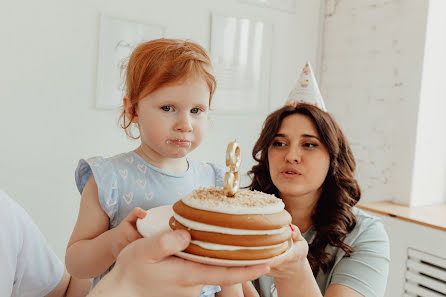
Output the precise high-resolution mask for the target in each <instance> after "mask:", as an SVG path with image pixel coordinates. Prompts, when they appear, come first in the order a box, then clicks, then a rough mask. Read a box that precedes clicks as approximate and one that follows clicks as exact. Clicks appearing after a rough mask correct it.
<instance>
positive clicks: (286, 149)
mask: <svg viewBox="0 0 446 297" xmlns="http://www.w3.org/2000/svg"><path fill="white" fill-rule="evenodd" d="M268 160H269V170H270V171H269V172H270V175H271V179H272V181H273V183H274V185H275V186H276V187H277V189H278V190H279V195H280V197H281V198H282V199H284V198H291V197H293V198H296V197H303V196H305V197H307V198H310V199H314V200H317V199H319V196H320V193H321V186H322V183H323V182H324V180H325V177H326V175H327V172H328V169H329V166H330V155H329V153H328V150H327V148H326V146H325V145H324V144H323V143H322V142H321V140H320V136H319V134H318V132H317V129H316V126H315V125H314V123H313V121H312V120H311V119H310V118H309V117H307V116H305V115H301V114H292V115H290V116H287V117H286V118H284V119H283V121H282V125H281V126H280V128H279V131H278V132H277V134H276V136H275V137H274V140H273V142H272V144H271V145H270V147H269V149H268Z"/></svg>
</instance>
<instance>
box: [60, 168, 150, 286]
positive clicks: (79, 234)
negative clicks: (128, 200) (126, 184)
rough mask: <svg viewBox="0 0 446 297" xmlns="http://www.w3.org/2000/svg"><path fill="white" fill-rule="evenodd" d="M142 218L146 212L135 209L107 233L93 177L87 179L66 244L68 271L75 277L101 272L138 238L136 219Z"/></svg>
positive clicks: (106, 220)
mask: <svg viewBox="0 0 446 297" xmlns="http://www.w3.org/2000/svg"><path fill="white" fill-rule="evenodd" d="M145 216H146V212H145V211H143V210H142V209H141V208H138V207H136V208H134V209H133V210H132V211H131V212H130V214H129V215H127V217H126V218H125V219H124V220H122V222H121V223H120V224H119V226H117V227H116V228H113V229H111V230H108V226H109V217H108V215H107V214H106V213H105V212H104V210H103V209H102V207H101V205H100V203H99V197H98V188H97V185H96V182H95V180H94V177H93V176H92V177H90V179H89V180H88V182H87V184H86V185H85V188H84V191H83V192H82V198H81V206H80V209H79V216H78V218H77V222H76V226H75V227H74V230H73V233H72V234H71V238H70V241H69V242H68V247H67V253H66V255H65V265H66V266H67V270H68V272H69V273H70V274H71V275H73V276H75V277H78V278H91V277H96V276H98V275H100V274H101V273H103V272H104V271H105V270H106V269H107V268H108V267H110V266H111V265H112V264H113V263H114V262H115V260H116V257H117V256H118V254H119V252H120V251H121V250H122V249H123V248H124V247H126V246H127V245H128V244H129V243H131V242H133V241H135V240H136V239H138V238H141V235H140V234H139V233H138V231H137V230H136V220H137V219H138V218H141V219H142V218H144V217H145Z"/></svg>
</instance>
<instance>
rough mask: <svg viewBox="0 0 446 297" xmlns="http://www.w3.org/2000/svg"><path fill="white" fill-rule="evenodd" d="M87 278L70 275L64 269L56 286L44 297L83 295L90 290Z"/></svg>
mask: <svg viewBox="0 0 446 297" xmlns="http://www.w3.org/2000/svg"><path fill="white" fill-rule="evenodd" d="M90 286H91V284H90V281H89V280H88V279H78V278H75V277H70V275H69V274H68V272H67V270H66V269H65V271H64V274H63V277H62V279H61V280H60V282H59V283H58V284H57V286H56V287H55V288H54V289H53V290H52V291H51V292H50V293H49V294H48V295H46V296H45V297H85V296H87V294H88V292H89V290H90Z"/></svg>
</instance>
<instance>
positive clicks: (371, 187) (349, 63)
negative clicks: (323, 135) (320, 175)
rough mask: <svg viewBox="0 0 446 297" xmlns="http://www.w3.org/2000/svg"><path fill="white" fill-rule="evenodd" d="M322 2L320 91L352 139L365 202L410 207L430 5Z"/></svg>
mask: <svg viewBox="0 0 446 297" xmlns="http://www.w3.org/2000/svg"><path fill="white" fill-rule="evenodd" d="M437 2H441V0H440V1H437ZM443 2H444V1H443ZM324 3H325V4H326V10H325V21H324V26H325V34H324V39H323V46H322V52H323V57H322V72H321V75H322V82H321V84H322V87H321V92H322V95H323V96H324V97H325V98H326V105H327V108H328V110H329V111H330V112H332V113H333V114H334V116H335V117H336V118H337V119H338V121H339V122H340V123H341V125H342V127H343V129H344V131H345V132H346V134H347V137H348V138H349V139H350V141H351V144H352V147H353V151H354V153H355V156H356V158H357V161H358V169H359V171H358V173H359V174H358V178H359V182H360V185H361V186H362V190H363V198H364V200H366V201H378V200H393V201H395V202H398V203H403V204H410V202H411V201H410V200H411V187H412V175H413V170H414V158H415V143H416V134H417V121H418V108H419V105H420V93H421V77H422V70H423V69H422V68H423V62H424V58H423V57H424V48H425V46H424V45H425V40H426V23H427V10H428V1H419V0H404V1H388V0H376V1H357V0H326V1H324ZM441 12H442V11H440V10H439V11H438V13H439V14H441ZM442 30H443V32H442V33H443V34H444V27H443V29H442ZM443 52H444V51H443ZM443 59H444V58H443ZM432 63H435V62H433V61H432ZM432 65H433V64H432ZM443 69H444V68H443ZM443 69H441V71H443ZM441 76H442V77H444V75H441ZM439 78H440V77H438V79H439ZM435 81H436V82H437V80H435ZM431 83H434V82H433V81H431ZM443 85H444V83H443ZM438 87H439V88H443V90H444V87H440V86H438ZM438 95H440V93H439V94H438ZM443 95H444V93H443ZM443 98H444V97H443ZM421 99H423V98H421ZM430 100H438V101H440V99H439V98H437V99H434V98H431V99H430ZM439 106H444V100H443V103H440V105H439ZM430 107H432V105H431V106H430ZM438 113H440V110H439V111H438ZM430 127H432V125H431V124H430ZM443 128H444V126H443V127H442V128H440V127H438V130H437V131H435V133H437V137H444V132H442V130H444V129H443ZM438 133H440V134H441V133H443V135H440V134H438ZM435 145H436V144H435ZM429 148H431V147H430V146H429ZM431 152H432V151H431ZM435 152H438V151H437V150H435ZM444 153H446V152H445V151H443V154H444ZM442 160H444V158H443V159H442ZM443 162H444V161H443ZM444 163H446V162H444ZM429 164H432V163H429ZM437 165H438V166H446V164H437ZM423 174H426V171H424V172H423ZM426 191H428V188H423V189H422V190H421V192H424V193H425V195H424V197H420V198H422V199H423V198H424V199H425V198H426V196H428V195H429V192H426Z"/></svg>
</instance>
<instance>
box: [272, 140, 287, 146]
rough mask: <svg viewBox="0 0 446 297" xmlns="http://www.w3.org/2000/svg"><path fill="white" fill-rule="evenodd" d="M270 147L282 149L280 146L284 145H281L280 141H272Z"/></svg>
mask: <svg viewBox="0 0 446 297" xmlns="http://www.w3.org/2000/svg"><path fill="white" fill-rule="evenodd" d="M272 146H274V147H282V146H285V143H283V142H281V141H274V142H273V144H272Z"/></svg>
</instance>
